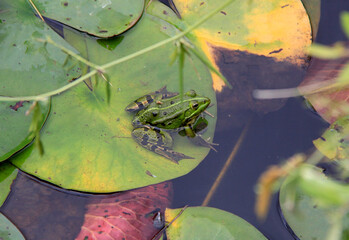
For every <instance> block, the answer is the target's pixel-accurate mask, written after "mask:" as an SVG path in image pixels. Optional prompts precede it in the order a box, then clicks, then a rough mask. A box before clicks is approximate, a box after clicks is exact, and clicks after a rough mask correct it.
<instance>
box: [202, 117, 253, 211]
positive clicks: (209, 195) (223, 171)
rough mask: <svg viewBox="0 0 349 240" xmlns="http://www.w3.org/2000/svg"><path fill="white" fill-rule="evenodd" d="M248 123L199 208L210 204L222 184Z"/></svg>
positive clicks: (248, 124)
mask: <svg viewBox="0 0 349 240" xmlns="http://www.w3.org/2000/svg"><path fill="white" fill-rule="evenodd" d="M250 123H251V120H250V121H249V122H248V123H247V124H246V126H245V127H244V130H243V131H242V132H241V134H240V136H239V139H238V141H237V142H236V144H235V146H234V148H233V150H232V151H231V153H230V155H229V157H228V159H227V161H226V162H225V164H224V166H223V168H222V169H221V171H220V172H219V174H218V176H217V178H216V180H215V181H214V183H213V185H212V187H211V188H210V190H209V192H208V193H207V195H206V197H205V199H204V201H203V202H202V204H201V206H204V207H205V206H207V205H208V204H209V203H210V201H211V199H212V197H213V195H214V194H215V192H216V190H217V188H218V187H219V185H220V183H221V182H222V180H223V178H224V175H225V174H226V172H227V170H228V168H229V166H230V165H231V163H232V162H233V160H234V158H235V156H236V154H237V152H238V151H239V149H240V146H241V144H242V142H243V140H244V139H245V136H246V133H247V130H248V129H249V127H250Z"/></svg>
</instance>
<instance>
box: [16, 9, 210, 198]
mask: <svg viewBox="0 0 349 240" xmlns="http://www.w3.org/2000/svg"><path fill="white" fill-rule="evenodd" d="M164 28H166V29H167V30H169V29H171V28H173V27H172V26H171V25H169V24H168V23H166V22H164V21H163V20H161V19H158V18H156V17H153V16H150V15H147V14H146V15H145V16H144V17H143V18H142V21H140V22H139V23H138V24H137V28H132V29H130V31H128V32H127V34H125V37H124V38H123V40H122V41H121V42H119V44H118V46H117V47H116V48H115V49H114V50H109V49H107V48H105V42H104V44H102V46H101V45H100V44H99V42H97V41H96V40H95V39H90V38H82V37H81V36H79V35H75V34H73V33H71V32H68V31H66V32H65V37H66V39H67V40H68V41H69V42H71V43H72V44H73V45H74V47H76V48H77V49H83V48H85V49H87V50H88V56H89V60H90V61H91V62H95V63H97V64H103V63H106V62H110V61H112V60H115V59H116V58H121V57H123V56H127V55H129V54H130V53H133V52H136V51H138V50H140V49H143V48H145V47H147V46H150V45H152V44H154V43H157V42H159V41H161V40H163V39H166V38H168V35H167V34H165V33H163V32H162V31H160V30H161V29H164ZM119 39H120V38H116V39H110V42H111V45H112V42H113V41H119ZM139 39H142V41H140V40H139ZM85 43H86V45H84V44H85ZM174 49H175V46H174V45H173V44H172V45H171V44H169V45H167V46H163V47H161V48H158V49H156V50H154V51H151V52H149V53H147V54H144V55H141V56H139V57H137V58H135V59H132V60H130V61H128V62H125V63H122V64H119V65H117V66H115V67H114V68H110V69H107V74H108V76H109V79H110V83H111V84H112V85H111V86H110V90H111V96H110V105H108V104H107V101H106V99H107V96H106V93H105V88H104V86H103V84H99V85H98V87H94V90H93V92H91V91H90V90H89V89H88V87H87V86H86V85H84V84H82V85H79V86H76V87H75V88H73V89H71V90H69V91H67V92H65V93H63V94H61V95H59V96H56V97H54V98H53V99H52V109H51V112H52V114H51V117H50V119H49V121H48V122H47V124H46V125H45V127H44V129H43V130H42V131H41V139H42V142H43V143H44V147H45V155H44V156H43V157H40V156H39V154H38V151H37V150H35V149H33V147H32V146H30V147H29V148H27V149H26V150H25V151H23V152H21V154H19V155H17V156H16V157H15V158H13V159H12V160H11V161H12V162H13V163H14V164H15V165H16V166H18V167H20V168H21V169H22V170H23V171H25V172H28V173H30V174H33V175H35V176H37V177H39V178H41V179H44V180H46V181H49V182H52V183H54V184H57V185H59V186H62V187H64V188H68V189H76V190H80V191H91V192H114V191H122V190H127V189H132V188H137V187H142V186H146V185H150V184H155V183H159V182H163V181H165V180H169V179H172V178H176V177H179V176H182V175H184V174H186V173H188V172H190V171H191V170H192V169H194V168H195V167H196V166H197V165H198V164H199V163H200V162H201V161H202V160H203V159H204V158H205V157H206V155H207V154H208V152H209V148H206V147H201V146H197V145H195V144H193V143H191V141H190V140H189V139H187V137H182V136H180V135H179V134H177V133H174V135H173V136H174V151H176V152H180V153H183V154H185V155H187V156H190V157H193V158H195V159H183V160H181V161H179V165H177V164H174V163H173V162H171V161H169V160H168V159H166V158H164V157H162V156H160V155H158V154H155V153H154V152H151V151H149V150H147V149H144V148H142V147H141V146H140V145H138V144H137V143H136V142H135V141H134V140H133V139H132V137H131V131H132V130H133V127H132V123H131V122H132V119H133V117H134V114H131V113H128V112H126V111H125V110H124V109H125V107H126V106H127V105H129V104H130V103H131V102H132V101H134V100H135V99H137V98H139V97H141V96H144V95H145V94H148V93H151V92H154V91H156V90H158V89H160V88H161V87H163V86H165V85H166V86H167V89H168V91H170V92H178V85H179V84H178V61H177V62H175V63H174V64H173V65H172V66H169V62H170V59H169V56H170V54H171V53H172V52H173V51H174ZM210 81H211V79H210V76H209V73H208V71H207V69H206V67H205V66H204V65H203V64H202V63H201V62H200V61H199V60H198V59H196V58H195V57H194V56H193V59H192V61H188V64H186V65H185V67H184V89H185V91H188V90H190V89H194V90H196V92H197V93H198V94H199V95H202V96H206V97H209V98H210V99H211V102H212V104H213V107H211V108H209V112H211V113H212V114H213V115H216V99H215V93H214V91H213V89H212V87H211V84H210ZM207 120H208V129H207V131H206V132H205V133H204V134H203V137H204V138H205V139H207V138H209V137H211V139H213V133H214V128H215V121H216V118H211V117H208V118H207ZM58 146H59V147H58Z"/></svg>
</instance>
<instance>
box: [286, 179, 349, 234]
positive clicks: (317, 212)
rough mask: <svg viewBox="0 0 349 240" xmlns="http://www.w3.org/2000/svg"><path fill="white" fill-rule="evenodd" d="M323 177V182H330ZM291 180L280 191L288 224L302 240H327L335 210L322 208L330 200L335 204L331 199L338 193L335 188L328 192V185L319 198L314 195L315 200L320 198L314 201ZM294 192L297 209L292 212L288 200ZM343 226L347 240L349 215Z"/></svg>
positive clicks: (345, 218) (287, 180) (345, 217)
mask: <svg viewBox="0 0 349 240" xmlns="http://www.w3.org/2000/svg"><path fill="white" fill-rule="evenodd" d="M322 176H323V179H324V180H323V181H325V182H327V181H328V180H326V179H327V178H326V177H325V175H324V174H322ZM291 178H292V176H291V177H288V178H287V179H286V180H285V182H284V183H283V185H282V187H281V190H280V199H279V200H280V207H281V210H282V213H283V216H284V218H285V220H286V222H287V224H288V225H289V226H290V228H291V229H292V231H293V232H294V233H295V234H296V235H297V236H298V238H299V239H301V240H309V239H316V240H327V239H328V238H327V236H328V235H327V234H328V232H329V229H330V213H331V212H333V211H334V210H335V208H334V207H332V208H331V207H326V208H322V207H321V206H324V200H327V202H329V201H328V200H331V201H330V202H334V201H335V200H333V199H331V195H332V196H333V195H334V196H336V192H333V190H334V189H333V188H331V189H330V191H328V192H326V190H328V188H327V185H328V184H326V189H324V190H322V192H320V190H319V194H318V196H316V195H314V197H315V198H316V197H318V198H319V199H318V200H314V198H312V197H310V196H309V195H308V194H305V193H304V192H303V191H302V190H300V188H299V187H296V188H295V186H294V184H290V183H289V182H290V179H291ZM321 184H322V183H321V182H319V183H318V184H317V185H321ZM309 188H311V185H309ZM342 188H344V187H342ZM294 190H296V195H295V201H296V208H295V209H292V210H291V209H290V199H288V198H287V195H288V193H289V192H290V191H291V192H293V191H294ZM342 190H343V189H342ZM347 192H348V191H347ZM338 193H340V194H345V192H342V191H341V192H337V194H338ZM325 194H328V196H327V197H324V195H325ZM292 195H293V194H292ZM326 198H328V199H326ZM334 198H336V197H334ZM345 199H348V198H343V200H344V201H345ZM337 210H338V209H337ZM342 224H343V225H342V227H343V233H344V235H343V236H342V238H341V239H343V240H346V239H348V238H347V237H344V236H345V233H348V232H349V215H346V216H344V219H343V223H342Z"/></svg>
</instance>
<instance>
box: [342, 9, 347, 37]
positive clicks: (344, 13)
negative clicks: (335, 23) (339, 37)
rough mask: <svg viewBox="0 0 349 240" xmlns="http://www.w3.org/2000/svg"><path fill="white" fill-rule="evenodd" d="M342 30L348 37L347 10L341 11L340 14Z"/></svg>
mask: <svg viewBox="0 0 349 240" xmlns="http://www.w3.org/2000/svg"><path fill="white" fill-rule="evenodd" d="M340 19H341V24H342V28H343V32H344V33H345V34H346V35H347V38H349V12H342V13H341V15H340Z"/></svg>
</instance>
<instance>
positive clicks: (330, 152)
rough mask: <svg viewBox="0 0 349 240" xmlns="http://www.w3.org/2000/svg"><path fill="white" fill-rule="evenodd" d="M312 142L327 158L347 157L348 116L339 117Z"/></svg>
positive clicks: (348, 141) (348, 155)
mask: <svg viewBox="0 0 349 240" xmlns="http://www.w3.org/2000/svg"><path fill="white" fill-rule="evenodd" d="M313 143H314V145H315V147H316V148H317V149H318V150H319V151H320V152H321V153H322V154H324V155H325V156H326V157H328V158H329V159H348V158H349V116H346V117H342V118H339V119H338V120H337V121H336V122H334V123H333V124H332V125H331V126H330V127H329V129H327V130H326V131H325V133H324V134H323V135H322V136H321V137H320V138H318V139H316V140H314V141H313Z"/></svg>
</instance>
